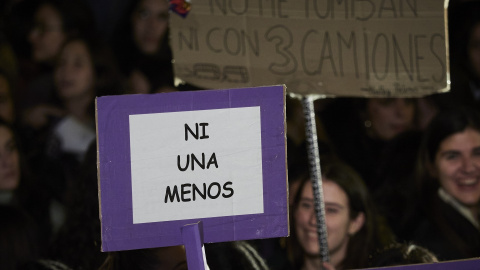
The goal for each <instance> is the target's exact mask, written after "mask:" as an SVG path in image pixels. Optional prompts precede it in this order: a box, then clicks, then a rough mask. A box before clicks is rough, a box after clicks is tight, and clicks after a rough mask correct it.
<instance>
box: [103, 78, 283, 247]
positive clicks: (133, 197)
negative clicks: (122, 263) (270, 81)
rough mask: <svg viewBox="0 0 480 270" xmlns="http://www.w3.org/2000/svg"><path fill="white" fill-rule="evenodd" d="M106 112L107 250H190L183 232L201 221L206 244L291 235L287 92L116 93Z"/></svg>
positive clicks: (263, 89)
mask: <svg viewBox="0 0 480 270" xmlns="http://www.w3.org/2000/svg"><path fill="white" fill-rule="evenodd" d="M96 106H97V138H98V141H97V143H98V162H99V164H98V169H99V197H100V213H101V222H102V250H103V251H116V250H127V249H139V248H151V247H160V246H172V245H180V244H183V240H182V234H181V228H182V227H183V226H184V225H186V224H192V223H196V222H199V221H202V223H203V232H204V241H205V242H206V243H210V242H223V241H236V240H246V239H257V238H269V237H282V236H287V235H288V206H287V180H286V148H285V138H286V137H285V89H284V86H281V85H280V86H266V87H257V88H246V89H230V90H212V91H196V92H176V93H164V94H152V95H122V96H107V97H100V98H97V101H96ZM210 120H211V121H210ZM196 123H208V125H199V126H198V127H199V129H198V131H197V130H196ZM185 124H188V126H189V128H190V129H191V130H192V132H193V133H192V132H190V131H188V130H187V131H186V129H185ZM203 128H205V129H204V130H203ZM232 131H236V132H232ZM193 134H195V135H197V137H198V139H196V138H195V136H193ZM207 136H208V138H207ZM213 152H214V153H215V154H216V158H215V159H211V157H212V154H211V153H213ZM202 153H205V154H206V155H205V156H206V157H205V161H204V164H203V165H204V167H205V168H204V169H202V168H201V166H200V165H199V163H197V162H195V163H194V165H195V167H194V168H193V169H192V167H191V166H192V164H190V165H189V166H186V157H187V154H190V155H189V156H190V158H191V154H194V155H195V156H196V158H197V159H198V158H199V157H202ZM178 158H179V159H180V163H178ZM200 159H201V158H200ZM207 160H209V161H208V162H207ZM167 163H168V164H167ZM208 164H209V168H207V167H208ZM180 169H184V171H182V170H180ZM222 170H223V171H222ZM214 182H218V183H219V184H218V185H216V184H212V183H214ZM226 182H230V183H231V184H228V185H225V183H226ZM193 184H196V185H197V188H198V189H199V190H200V191H197V190H193ZM203 184H205V189H206V190H203V188H204V187H203ZM174 186H176V187H177V192H178V195H176V196H175V195H172V194H173V190H174ZM210 186H212V187H210ZM169 187H170V195H169V196H167V195H166V193H167V189H168V188H169ZM220 189H221V190H220ZM193 193H196V196H197V197H196V200H195V201H194V200H193ZM201 193H204V196H205V199H203V198H202V197H201V196H200V194H201ZM205 193H207V194H205ZM257 193H258V194H257ZM254 198H255V199H259V198H260V200H255V199H254ZM173 205H175V207H173V208H171V206H173ZM162 206H163V208H162ZM166 206H168V207H166ZM245 206H248V207H245ZM169 207H170V208H169ZM247 208H248V209H247ZM138 211H140V212H138Z"/></svg>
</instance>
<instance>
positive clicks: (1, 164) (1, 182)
mask: <svg viewBox="0 0 480 270" xmlns="http://www.w3.org/2000/svg"><path fill="white" fill-rule="evenodd" d="M19 161H20V160H19V154H18V149H17V145H16V144H15V139H14V137H13V133H12V131H11V130H10V129H8V128H7V127H5V126H0V190H14V189H16V188H17V187H18V184H19V183H20V162H19Z"/></svg>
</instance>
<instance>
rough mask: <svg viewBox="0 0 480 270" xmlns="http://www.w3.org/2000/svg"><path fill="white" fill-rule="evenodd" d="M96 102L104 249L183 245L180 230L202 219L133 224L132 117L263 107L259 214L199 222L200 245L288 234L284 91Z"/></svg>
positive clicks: (250, 90) (264, 89)
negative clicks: (262, 196)
mask: <svg viewBox="0 0 480 270" xmlns="http://www.w3.org/2000/svg"><path fill="white" fill-rule="evenodd" d="M96 105H97V134H98V135H97V144H98V146H97V147H98V149H97V150H98V163H99V164H98V168H99V196H100V210H101V211H100V215H101V221H102V250H103V251H116V250H129V249H140V248H152V247H160V246H174V245H181V244H183V240H182V235H181V230H180V228H182V227H183V226H184V225H186V224H192V223H196V222H198V221H200V220H195V219H190V220H176V221H167V222H153V223H142V224H133V214H132V185H131V166H130V141H129V115H134V114H147V113H161V112H181V111H196V110H209V109H224V108H242V107H252V106H260V113H261V116H260V117H261V137H262V139H261V143H262V174H263V195H264V213H263V214H255V215H239V216H227V217H216V218H207V219H202V222H203V228H204V240H205V243H212V242H225V241H237V240H247V239H258V238H270V237H283V236H287V235H288V234H289V228H288V205H287V183H286V148H285V141H286V134H285V90H284V86H265V87H257V88H244V89H229V90H208V91H193V92H175V93H164V94H151V95H123V96H107V97H99V98H97V100H96ZM166 143H168V142H166Z"/></svg>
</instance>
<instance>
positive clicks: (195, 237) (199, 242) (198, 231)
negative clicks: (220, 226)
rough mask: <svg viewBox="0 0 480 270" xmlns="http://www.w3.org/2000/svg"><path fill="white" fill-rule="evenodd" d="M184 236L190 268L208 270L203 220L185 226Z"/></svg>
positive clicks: (183, 229)
mask: <svg viewBox="0 0 480 270" xmlns="http://www.w3.org/2000/svg"><path fill="white" fill-rule="evenodd" d="M182 238H183V245H184V246H185V251H186V252H187V265H188V269H194V270H205V269H207V270H208V269H209V268H208V266H207V260H206V259H205V248H204V246H203V225H202V222H201V221H199V222H197V223H193V224H187V225H185V226H183V227H182Z"/></svg>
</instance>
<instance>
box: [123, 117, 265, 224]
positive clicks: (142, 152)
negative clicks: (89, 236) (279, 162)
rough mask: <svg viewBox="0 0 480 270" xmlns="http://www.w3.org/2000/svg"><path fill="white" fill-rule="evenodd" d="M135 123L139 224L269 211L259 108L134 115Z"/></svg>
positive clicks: (134, 186)
mask: <svg viewBox="0 0 480 270" xmlns="http://www.w3.org/2000/svg"><path fill="white" fill-rule="evenodd" d="M129 125H130V127H129V128H130V151H131V172H132V178H131V179H132V204H133V223H134V224H137V223H147V222H160V221H172V220H182V219H196V218H210V217H220V216H233V215H246V214H259V213H263V210H264V208H263V181H262V151H261V128H260V127H261V125H260V107H245V108H232V109H216V110H203V111H187V112H173V113H155V114H139V115H130V116H129ZM165 142H169V143H168V144H166V143H165Z"/></svg>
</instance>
